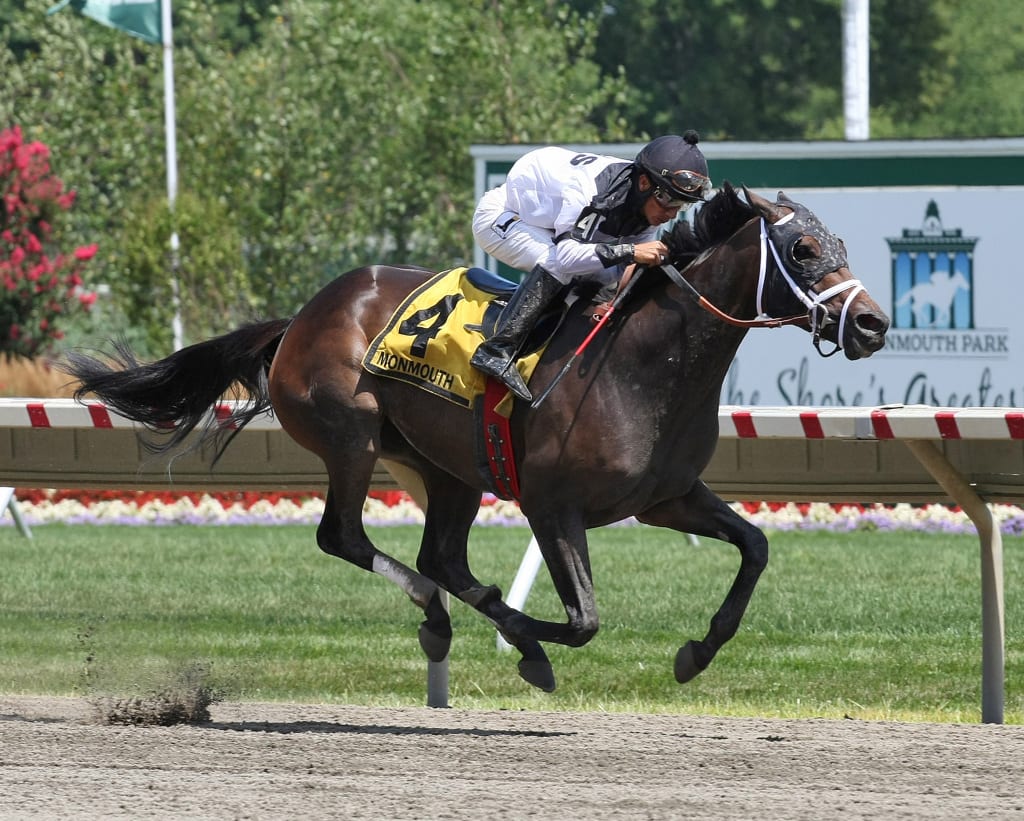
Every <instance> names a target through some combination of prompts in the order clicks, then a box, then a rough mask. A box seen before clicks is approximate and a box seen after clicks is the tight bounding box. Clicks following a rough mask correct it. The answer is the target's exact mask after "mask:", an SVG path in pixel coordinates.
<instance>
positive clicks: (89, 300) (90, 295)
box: [78, 291, 96, 308]
mask: <svg viewBox="0 0 1024 821" xmlns="http://www.w3.org/2000/svg"><path fill="white" fill-rule="evenodd" d="M78 301H79V302H80V303H82V305H83V306H84V307H86V308H91V307H92V306H93V304H94V303H95V302H96V292H95V291H83V292H82V293H80V294H79V295H78Z"/></svg>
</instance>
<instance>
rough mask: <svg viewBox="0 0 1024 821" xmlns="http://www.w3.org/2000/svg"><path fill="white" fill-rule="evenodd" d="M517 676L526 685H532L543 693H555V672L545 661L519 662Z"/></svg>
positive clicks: (523, 660)
mask: <svg viewBox="0 0 1024 821" xmlns="http://www.w3.org/2000/svg"><path fill="white" fill-rule="evenodd" d="M519 675H520V676H521V677H522V679H523V681H525V682H526V683H527V684H532V685H533V686H534V687H537V688H538V689H540V690H543V691H544V692H545V693H553V692H555V670H554V668H553V667H552V666H551V664H550V662H547V661H527V660H526V659H522V660H520V662H519Z"/></svg>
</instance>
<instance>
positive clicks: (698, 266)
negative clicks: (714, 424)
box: [627, 220, 760, 408]
mask: <svg viewBox="0 0 1024 821" xmlns="http://www.w3.org/2000/svg"><path fill="white" fill-rule="evenodd" d="M759 237H760V233H759V226H758V223H757V221H756V220H755V221H754V222H753V224H752V225H751V224H748V225H746V226H744V228H742V229H741V230H740V231H738V232H737V233H736V234H735V235H734V236H733V237H732V238H730V239H729V240H728V241H726V242H724V243H722V244H721V245H718V246H716V247H715V248H714V249H712V250H711V251H710V252H708V253H706V254H703V255H701V256H700V257H698V258H697V259H696V260H694V261H693V262H692V263H691V264H690V265H689V266H688V267H687V268H686V269H685V270H684V271H683V272H682V274H683V276H684V277H686V279H687V280H688V281H689V282H691V284H693V286H694V288H696V290H697V292H698V293H699V294H700V295H701V296H703V297H705V299H707V300H708V301H709V302H711V303H712V304H713V305H714V306H715V307H717V308H719V309H721V310H722V311H724V312H725V313H727V314H729V315H731V316H733V317H736V318H737V319H750V318H753V317H754V316H755V315H756V313H757V308H756V301H757V279H758V265H759V259H760V257H759V252H758V243H759ZM666 308H667V309H668V310H665V309H666ZM641 310H642V311H650V312H651V316H652V320H653V321H650V322H643V323H637V324H636V328H637V333H638V336H637V338H636V340H635V342H636V343H637V344H638V345H640V346H642V347H643V348H644V349H645V350H647V351H649V352H654V354H653V355H654V356H655V357H656V359H657V360H658V361H666V360H667V361H671V362H672V363H673V367H671V368H669V369H667V370H665V371H664V372H661V369H658V368H654V369H652V370H651V371H650V372H649V373H650V376H651V378H652V380H653V381H656V382H660V383H662V385H663V387H666V388H668V387H671V391H670V392H671V393H673V394H674V395H675V396H677V397H679V399H680V401H682V402H685V403H687V404H689V405H690V406H691V407H693V406H695V405H703V406H707V407H710V406H714V407H716V408H717V404H718V398H719V395H720V393H721V386H722V382H724V381H725V376H726V373H727V372H728V370H729V366H730V364H731V363H732V360H733V358H734V357H735V355H736V351H737V350H738V348H739V346H740V343H741V342H742V341H743V338H744V337H745V336H746V333H747V332H746V329H744V328H738V327H736V326H734V325H730V324H728V323H727V322H725V321H723V320H722V319H719V318H718V317H716V316H715V315H713V314H712V313H710V312H709V311H707V310H705V309H704V308H702V307H700V306H699V305H698V304H697V302H696V301H695V300H694V298H693V296H692V294H691V293H690V292H689V291H684V289H683V288H682V287H681V286H679V285H676V284H675V283H669V284H666V286H665V291H664V292H663V293H662V294H656V295H654V296H653V298H652V299H650V300H648V301H647V305H645V307H644V308H642V309H641ZM627 327H629V323H627ZM640 328H642V329H643V330H642V331H640V330H639V329H640ZM641 334H642V335H643V336H641ZM638 364H641V363H638Z"/></svg>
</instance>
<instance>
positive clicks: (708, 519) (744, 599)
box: [637, 482, 768, 684]
mask: <svg viewBox="0 0 1024 821" xmlns="http://www.w3.org/2000/svg"><path fill="white" fill-rule="evenodd" d="M637 519H639V520H640V521H641V522H644V523H646V524H651V525H657V526H659V527H670V528H672V529H673V530H678V531H680V532H682V533H693V534H695V535H697V536H708V537H710V538H713V539H720V540H721V541H725V542H731V543H732V544H734V545H736V547H737V548H739V551H740V567H739V570H738V571H737V573H736V578H735V579H734V580H733V583H732V586H731V587H730V588H729V592H728V593H727V594H726V596H725V600H724V601H723V602H722V604H721V606H720V607H719V608H718V611H717V612H716V613H715V615H714V616H713V617H712V618H711V627H710V629H709V630H708V633H707V635H706V636H705V637H704V638H703V640H701V641H688V642H687V643H686V644H685V645H683V646H682V647H681V648H680V649H679V652H678V653H677V654H676V662H675V676H676V681H678V682H679V683H680V684H683V683H685V682H687V681H689V680H690V679H692V678H694V677H695V676H697V675H698V674H699V673H700V672H701V671H702V670H704V669H705V668H706V667H707V666H708V665H709V664H710V663H711V660H712V659H713V658H714V657H715V654H716V653H717V652H718V651H719V650H720V649H721V648H722V645H724V644H725V643H726V642H727V641H729V639H731V638H732V637H733V636H734V635H735V634H736V630H737V629H738V628H739V625H740V620H741V619H742V618H743V614H744V612H746V609H747V605H748V604H749V603H750V597H751V595H752V594H753V592H754V587H755V586H756V585H757V580H758V578H760V576H761V572H762V571H763V570H764V568H765V566H766V565H767V564H768V540H767V539H766V538H765V536H764V533H762V532H761V531H760V530H758V529H757V528H756V527H754V526H753V525H752V524H750V523H749V522H748V521H747V520H746V519H744V518H743V517H742V516H740V515H739V514H738V513H736V512H735V511H734V510H733V509H732V508H731V507H729V506H728V505H727V504H726V503H725V502H723V501H722V500H721V499H719V498H718V497H717V496H716V495H715V494H714V493H712V492H711V491H710V490H709V489H708V487H707V486H706V485H705V484H704V483H703V482H698V483H697V485H696V486H695V487H694V489H693V490H692V491H690V493H688V494H687V495H686V496H682V497H679V498H677V499H670V500H668V501H666V502H662V503H661V504H659V505H656V506H654V507H653V508H650V509H649V510H645V511H644V512H643V513H642V514H641V515H639V516H637Z"/></svg>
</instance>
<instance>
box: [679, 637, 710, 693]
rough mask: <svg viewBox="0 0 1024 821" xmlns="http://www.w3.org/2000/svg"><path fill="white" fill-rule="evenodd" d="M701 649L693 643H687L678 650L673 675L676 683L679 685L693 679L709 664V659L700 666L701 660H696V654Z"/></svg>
mask: <svg viewBox="0 0 1024 821" xmlns="http://www.w3.org/2000/svg"><path fill="white" fill-rule="evenodd" d="M702 649H703V648H702V647H700V646H699V645H698V642H695V641H688V642H686V644H684V645H683V646H682V647H680V648H679V652H678V653H676V664H675V674H676V681H678V682H679V683H680V684H686V682H688V681H691V680H692V679H695V678H696V677H697V676H698V675H700V673H701V672H702V671H703V670H705V669H706V668H707V666H708V664H709V663H710V662H711V659H707V660H706V661H704V662H703V664H702V663H701V660H698V658H697V653H698V651H699V650H702ZM704 655H705V653H701V656H704Z"/></svg>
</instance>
